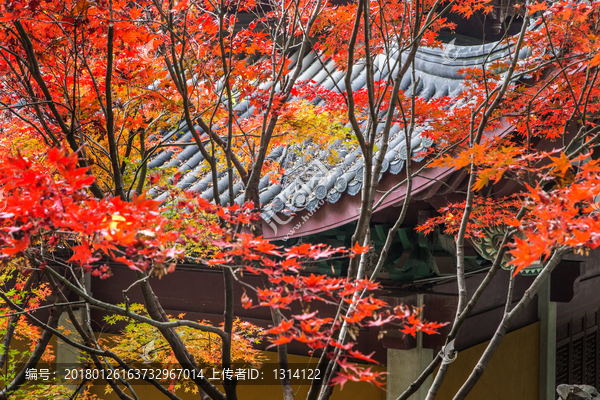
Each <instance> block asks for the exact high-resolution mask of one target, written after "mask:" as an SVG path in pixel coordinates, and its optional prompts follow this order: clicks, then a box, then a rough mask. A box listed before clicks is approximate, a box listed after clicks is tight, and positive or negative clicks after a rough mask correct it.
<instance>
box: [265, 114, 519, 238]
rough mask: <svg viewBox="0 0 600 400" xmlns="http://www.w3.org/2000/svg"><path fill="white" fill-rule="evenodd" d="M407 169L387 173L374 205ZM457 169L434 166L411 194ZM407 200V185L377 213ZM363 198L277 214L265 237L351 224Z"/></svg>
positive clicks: (267, 223) (492, 134)
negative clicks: (311, 209) (395, 173)
mask: <svg viewBox="0 0 600 400" xmlns="http://www.w3.org/2000/svg"><path fill="white" fill-rule="evenodd" d="M510 131H512V125H510V124H508V123H506V124H505V125H504V126H503V127H501V128H498V129H496V130H494V131H489V132H486V133H484V136H486V137H490V138H491V137H497V136H500V137H502V136H506V135H507V134H508V133H509V132H510ZM424 164H425V161H421V162H415V161H413V163H412V165H413V171H416V170H418V169H419V168H421V167H422V166H423V165H424ZM405 171H406V169H404V170H403V171H402V173H400V174H398V175H393V174H390V173H386V174H384V176H383V177H382V179H381V181H380V182H379V187H378V189H377V190H378V193H377V195H376V196H375V204H376V203H377V202H378V201H379V199H381V197H382V196H383V193H382V192H387V191H388V190H390V189H392V188H393V187H394V186H396V185H397V184H398V183H400V182H402V181H403V180H405V179H406V172H405ZM454 171H455V170H454V168H448V167H444V168H442V167H432V168H426V169H425V170H424V171H423V172H422V173H421V174H420V175H422V176H419V177H415V178H413V185H412V186H413V188H412V191H411V195H413V196H414V195H416V194H419V193H422V192H424V191H426V190H428V189H433V188H434V186H435V185H436V184H437V183H438V182H439V181H443V180H445V179H447V178H448V177H449V176H450V175H451V174H452V173H453V172H454ZM405 197H406V185H402V186H400V187H399V188H398V189H396V190H395V191H394V192H393V193H392V194H390V195H389V196H387V197H386V198H385V199H384V200H383V202H382V204H381V206H380V207H379V208H378V210H377V212H381V211H382V210H384V209H385V208H387V207H390V206H393V205H395V204H398V203H399V202H401V201H403V200H404V199H405ZM360 198H361V196H360V195H358V194H357V195H355V196H352V195H349V194H348V193H342V195H341V197H340V199H339V200H338V201H337V202H335V203H330V202H326V201H325V202H323V203H322V205H321V206H320V207H318V208H317V209H315V210H314V211H312V212H309V211H307V210H306V209H304V210H302V211H301V212H299V213H297V214H295V215H292V216H290V217H288V216H286V215H284V214H282V213H277V214H276V215H275V216H274V217H272V218H271V219H270V220H268V221H266V220H264V219H263V220H261V221H262V229H263V236H264V237H265V239H268V240H287V239H289V238H295V237H301V236H307V235H312V234H315V233H319V232H324V231H327V230H329V229H333V228H336V227H339V226H342V225H345V224H348V223H350V222H354V221H356V220H358V217H359V213H360Z"/></svg>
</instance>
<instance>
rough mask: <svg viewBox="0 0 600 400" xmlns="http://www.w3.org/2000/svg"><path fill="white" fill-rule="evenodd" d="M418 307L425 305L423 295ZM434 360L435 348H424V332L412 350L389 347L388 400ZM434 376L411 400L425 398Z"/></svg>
mask: <svg viewBox="0 0 600 400" xmlns="http://www.w3.org/2000/svg"><path fill="white" fill-rule="evenodd" d="M417 305H418V307H423V295H422V294H419V295H417ZM431 360H433V349H424V348H423V333H421V332H418V333H417V346H416V348H413V349H410V350H398V349H387V373H388V375H387V388H386V389H387V395H386V399H387V400H396V399H397V398H398V396H400V395H401V394H402V393H403V392H404V391H405V390H406V389H407V388H408V387H409V386H410V384H411V383H413V382H414V381H416V380H417V378H418V377H419V376H420V375H421V372H422V371H423V370H424V369H425V368H427V366H428V365H429V363H431ZM432 383H433V376H432V375H430V376H429V378H427V380H426V381H425V382H424V383H423V385H422V386H421V388H420V389H419V390H418V391H417V392H416V393H415V394H413V395H412V396H411V397H410V399H411V400H425V397H427V392H428V391H429V388H430V387H431V384H432Z"/></svg>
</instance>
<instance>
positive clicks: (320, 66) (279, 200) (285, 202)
mask: <svg viewBox="0 0 600 400" xmlns="http://www.w3.org/2000/svg"><path fill="white" fill-rule="evenodd" d="M522 52H523V54H521V55H520V56H522V57H524V56H526V55H527V50H523V51H522ZM507 55H509V49H508V47H507V45H502V44H499V43H489V44H486V45H480V46H452V45H447V46H445V48H444V49H430V48H421V49H419V51H418V52H417V54H416V58H415V70H416V74H415V76H416V77H417V80H416V82H418V83H417V87H416V88H415V90H416V94H417V96H419V97H421V98H423V99H424V100H429V99H434V98H438V97H441V96H450V97H456V96H458V95H459V94H460V93H461V92H462V91H463V88H464V86H463V81H464V78H463V76H462V75H461V74H459V73H458V71H459V70H460V69H462V68H465V67H479V66H481V65H482V64H483V63H484V62H486V63H489V62H491V61H493V60H497V59H499V58H503V57H506V56H507ZM294 57H295V58H296V60H293V62H296V61H297V55H295V56H293V58H294ZM404 57H406V54H403V58H404ZM403 61H404V60H403ZM394 62H395V60H394V59H393V57H392V59H391V60H390V61H389V62H385V60H384V58H383V57H378V58H377V59H376V60H375V62H374V69H375V80H383V79H393V78H394V76H395V74H396V73H397V69H396V70H394V71H392V72H391V73H390V70H389V67H388V66H389V65H393V63H394ZM344 75H345V74H344V72H343V71H340V70H338V69H336V66H335V64H334V62H333V61H332V60H328V61H325V62H324V63H323V62H321V61H319V60H318V59H317V57H316V56H315V53H314V52H311V53H309V54H307V55H306V56H305V57H304V58H303V59H302V72H301V74H300V76H299V78H298V80H299V81H313V82H314V84H315V85H319V86H321V87H323V88H325V89H329V90H336V91H337V90H342V91H343V90H345V80H344ZM366 81H367V80H366V68H365V66H364V64H361V63H358V64H357V65H356V67H355V68H354V71H353V77H352V89H353V90H359V89H361V88H364V87H366ZM413 85H414V82H413V81H412V74H411V73H407V74H405V76H404V78H403V80H402V82H401V87H400V88H401V90H403V91H406V92H408V93H412V90H413ZM319 101H320V99H318V98H317V99H316V100H314V103H315V104H318V103H319ZM235 110H236V111H237V112H239V113H241V114H242V118H243V117H244V115H246V116H248V115H251V113H252V112H253V109H252V108H251V107H249V103H248V102H247V101H246V102H240V103H239V104H237V105H236V106H235ZM183 125H184V124H182V128H181V129H180V130H173V131H171V132H169V133H168V135H170V136H171V139H170V140H172V141H174V142H175V143H182V148H183V150H182V151H181V152H179V153H178V154H175V153H174V152H173V151H172V150H165V151H163V152H161V153H159V154H158V155H157V156H156V157H155V158H154V159H152V160H151V161H150V162H149V164H148V167H149V168H158V167H160V168H165V167H178V170H179V172H181V174H182V177H181V179H180V181H179V182H178V183H177V187H179V188H181V189H187V190H191V191H194V192H198V193H200V194H201V197H203V198H205V199H207V200H212V199H213V198H214V195H213V190H214V189H213V187H212V177H211V174H210V173H209V172H208V171H207V168H202V161H203V159H204V158H203V156H202V154H201V153H200V151H199V150H198V147H197V146H196V145H195V144H193V139H192V134H191V133H190V132H189V130H188V128H187V126H183ZM426 128H427V125H426V124H425V125H422V126H418V127H416V128H415V129H414V132H413V135H412V139H411V141H410V143H409V144H408V145H407V143H405V140H404V132H403V130H402V129H401V128H400V125H398V124H396V125H393V126H392V128H391V132H390V135H389V142H388V147H387V152H386V155H385V159H384V161H383V167H382V171H381V174H382V175H383V174H398V173H399V172H400V171H402V169H403V168H404V161H405V160H406V156H407V153H408V152H410V154H411V157H413V159H414V160H416V161H419V160H420V157H421V155H423V154H425V151H426V149H427V148H428V147H430V146H432V144H433V143H432V142H431V140H430V139H428V138H426V137H423V136H421V133H422V132H423V131H424V130H425V129H426ZM196 129H197V130H198V131H199V132H201V131H202V130H201V128H200V127H199V126H196ZM381 129H383V122H381V123H380V124H379V130H381ZM346 146H347V144H345V143H342V142H341V141H336V142H334V143H331V144H330V145H329V147H327V148H323V147H320V146H317V145H314V144H313V143H311V142H306V143H304V144H303V145H302V146H300V148H290V146H288V147H285V146H282V147H278V148H275V149H274V150H273V151H272V152H271V153H270V154H269V155H268V157H267V159H268V160H272V161H276V162H278V163H280V165H281V167H282V169H283V171H284V172H283V175H282V178H281V180H280V181H279V182H277V183H273V182H272V180H271V179H270V175H269V174H267V175H265V176H263V177H262V179H261V180H260V184H259V190H260V201H261V204H262V205H263V218H265V219H269V218H271V217H272V216H273V215H274V214H275V213H278V212H281V213H283V214H287V215H289V214H290V213H295V212H298V211H301V210H303V209H307V210H308V211H312V210H314V209H315V208H317V207H318V204H319V202H321V201H327V202H329V203H335V202H337V201H338V200H339V199H340V197H341V196H342V195H344V194H348V195H350V196H355V195H356V194H357V193H359V192H360V190H361V187H362V179H363V175H362V168H363V159H362V157H361V151H360V148H358V147H356V148H348V147H346ZM407 149H410V150H407ZM332 153H335V154H336V157H331V155H332ZM306 154H311V155H312V157H311V161H310V162H308V163H306V162H305V161H304V160H305V157H302V156H300V155H306ZM334 158H335V159H336V160H337V161H333V162H332V161H331V160H332V159H334ZM218 176H219V182H218V190H219V194H220V200H221V203H223V204H225V203H226V202H229V197H228V190H227V185H228V181H229V180H228V175H227V172H226V171H225V170H224V171H222V172H219V174H218ZM380 178H381V176H380ZM234 182H235V186H234V188H233V193H234V195H235V196H236V198H235V201H236V202H238V203H241V202H242V201H243V198H244V185H243V184H242V182H241V180H240V179H239V178H238V177H237V176H236V177H235V178H234ZM151 195H153V196H155V197H156V198H157V199H158V200H164V199H165V198H166V194H160V193H158V192H156V191H152V192H151Z"/></svg>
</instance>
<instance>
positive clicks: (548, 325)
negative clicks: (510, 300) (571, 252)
mask: <svg viewBox="0 0 600 400" xmlns="http://www.w3.org/2000/svg"><path fill="white" fill-rule="evenodd" d="M538 318H539V320H540V397H539V400H554V399H555V398H556V302H554V301H550V277H548V279H547V280H546V282H544V283H543V284H542V286H541V287H540V290H539V291H538Z"/></svg>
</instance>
